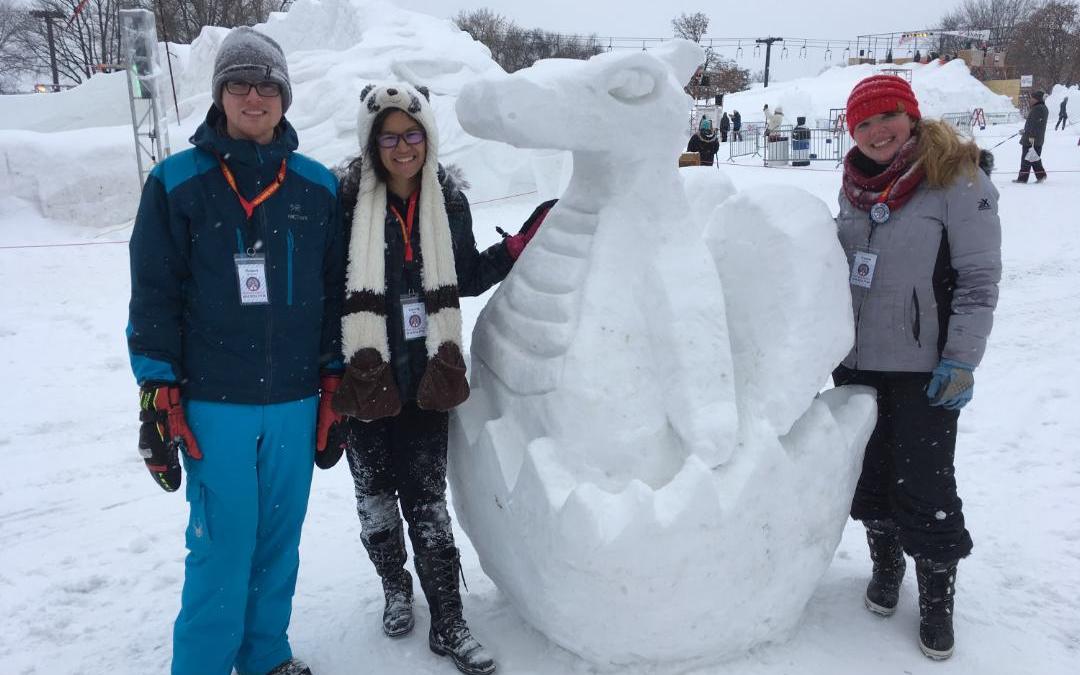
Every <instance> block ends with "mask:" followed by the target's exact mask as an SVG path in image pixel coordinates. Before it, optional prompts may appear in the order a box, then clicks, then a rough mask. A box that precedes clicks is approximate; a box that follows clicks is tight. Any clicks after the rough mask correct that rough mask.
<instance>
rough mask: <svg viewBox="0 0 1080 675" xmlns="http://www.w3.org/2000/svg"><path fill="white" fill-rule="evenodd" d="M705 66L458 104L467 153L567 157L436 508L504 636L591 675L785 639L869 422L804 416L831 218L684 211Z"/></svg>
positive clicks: (835, 339)
mask: <svg viewBox="0 0 1080 675" xmlns="http://www.w3.org/2000/svg"><path fill="white" fill-rule="evenodd" d="M699 59H700V49H699V48H698V47H696V46H693V45H692V44H691V43H688V42H682V41H678V42H673V43H671V44H670V45H667V46H666V47H664V48H662V49H656V50H651V51H649V52H648V53H645V52H635V53H630V54H624V53H623V54H620V53H608V54H604V55H601V56H597V57H595V58H593V59H591V60H590V61H588V62H581V61H560V60H551V61H542V62H540V63H538V64H536V65H535V66H534V67H533V68H530V69H527V70H524V71H519V72H517V73H515V74H513V75H512V76H502V77H499V78H494V77H493V78H487V79H485V80H483V81H479V82H477V83H475V84H471V85H469V86H468V87H466V88H465V89H464V90H463V91H462V93H461V97H460V98H459V100H458V114H459V116H460V118H461V122H462V125H463V126H464V127H465V128H466V130H468V131H469V132H470V133H474V134H477V135H482V136H484V137H487V138H492V139H497V140H501V141H506V142H509V143H512V144H514V145H518V146H521V147H528V148H551V147H554V148H560V149H564V150H569V151H571V152H572V153H573V159H574V173H573V178H572V179H571V182H570V185H569V187H568V189H567V191H566V193H565V194H564V196H563V198H562V200H561V201H560V202H559V204H558V205H557V206H556V207H555V208H554V209H553V210H552V212H551V213H550V215H549V216H548V218H547V220H545V222H544V224H543V226H542V227H541V229H540V231H539V233H538V234H537V236H536V238H535V239H534V240H533V242H532V243H531V244H530V245H529V248H527V249H526V251H525V253H524V255H523V256H522V257H521V259H520V260H519V261H518V262H517V264H516V265H515V267H514V270H513V271H512V273H511V274H510V276H509V277H508V278H507V279H506V280H505V281H504V282H503V283H502V284H501V286H500V287H499V289H498V291H496V293H495V295H494V297H493V298H492V300H491V301H490V302H489V303H488V305H487V306H486V307H485V309H484V311H483V312H482V313H481V315H480V318H479V319H478V320H477V323H476V327H475V330H474V332H473V341H472V363H473V374H472V379H471V382H472V385H473V394H472V397H471V398H470V399H469V401H468V402H467V403H466V404H465V405H464V406H463V407H462V408H461V409H460V410H459V412H458V413H457V414H456V415H455V416H454V420H453V423H452V439H451V443H452V448H451V456H452V458H453V460H452V462H451V466H450V479H451V483H452V485H453V488H454V490H453V494H454V506H455V511H456V513H457V514H458V517H459V519H460V522H461V524H462V527H463V528H464V529H465V530H466V532H468V534H469V537H470V540H471V541H472V543H473V545H474V546H475V547H476V550H477V553H478V554H479V556H480V562H481V565H482V566H483V568H484V571H485V572H486V573H487V574H488V576H490V577H491V578H492V580H494V581H495V583H496V584H497V585H498V586H499V588H500V589H501V590H503V591H504V592H505V593H506V594H507V596H508V597H509V598H510V599H511V602H512V603H513V604H514V606H515V607H516V609H517V610H518V611H519V612H520V613H521V614H522V616H524V617H525V618H526V619H527V620H528V621H529V622H530V623H532V624H533V625H534V626H535V627H536V628H538V629H539V630H540V631H542V632H543V633H544V634H545V635H547V636H548V637H549V638H550V639H552V640H553V641H555V642H557V643H558V644H560V645H562V646H563V647H565V648H567V649H569V650H571V651H573V652H575V653H577V654H579V655H581V656H582V657H584V658H586V659H589V660H590V661H593V662H594V663H599V664H605V665H610V664H618V665H622V664H628V663H633V662H637V661H666V660H688V659H701V658H716V657H731V656H734V655H737V654H739V653H742V652H745V650H747V649H748V648H750V647H752V646H753V645H756V644H759V643H762V642H766V641H777V640H782V639H784V638H786V637H787V634H788V632H789V631H790V630H791V629H792V628H793V627H794V626H795V625H797V624H798V622H799V620H800V617H801V614H802V611H803V608H804V607H805V605H806V603H807V601H808V599H809V598H810V596H811V594H812V593H813V591H814V589H815V587H816V585H817V582H818V580H819V579H820V577H821V575H822V574H823V573H824V572H825V570H826V568H827V567H828V565H829V562H830V560H831V559H832V556H833V552H834V551H835V549H836V546H837V544H838V543H839V541H840V535H841V532H842V530H843V527H844V523H845V521H846V518H847V511H848V508H849V506H850V503H851V496H852V494H853V492H854V486H855V481H856V478H857V476H858V472H859V468H860V465H861V456H862V448H863V447H864V446H865V443H866V440H867V438H868V437H869V434H870V431H871V428H872V425H873V420H874V415H875V403H874V398H873V396H872V394H871V393H870V392H868V390H865V389H862V388H842V389H834V390H831V391H829V392H827V393H826V394H824V395H822V396H820V397H815V395H816V394H817V392H818V390H819V388H820V387H821V386H822V384H823V383H824V382H825V381H826V380H827V378H828V375H829V372H830V370H831V369H832V367H834V366H835V364H836V363H838V362H839V360H840V359H841V358H843V356H844V355H845V354H846V353H847V350H848V348H849V347H850V344H851V341H852V337H853V334H852V325H851V315H850V312H851V304H850V294H849V292H848V289H847V270H846V261H845V257H844V254H843V252H842V251H841V249H840V247H839V245H838V243H837V241H836V237H835V232H834V230H835V228H834V225H833V222H832V218H831V216H830V213H829V209H828V207H826V206H825V205H824V204H823V203H822V202H821V200H819V199H817V198H816V197H813V196H811V195H810V194H808V193H806V192H804V191H802V190H799V189H795V188H783V187H774V188H766V189H758V190H751V191H747V192H745V193H739V194H734V195H733V193H734V188H733V186H732V184H731V182H730V181H729V180H728V179H727V178H725V177H723V176H722V174H720V173H719V172H716V171H715V170H711V169H706V168H698V169H696V170H687V171H686V174H687V178H688V181H689V183H691V184H692V185H693V186H694V188H695V189H696V190H698V191H699V193H700V194H699V195H698V196H696V197H695V200H694V203H693V205H691V204H690V203H689V202H688V200H687V199H686V197H685V194H684V190H683V185H682V181H681V177H680V172H679V171H678V170H677V169H676V168H675V166H676V162H675V159H676V155H677V153H678V149H679V140H680V136H681V134H682V125H683V123H684V120H683V118H684V110H685V103H686V97H685V94H683V93H682V90H681V85H680V84H679V83H680V82H682V81H684V80H685V79H686V78H688V77H689V75H690V73H692V72H693V69H694V67H695V65H696V64H697V62H698V60H699ZM612 119H618V120H619V122H620V123H619V125H617V126H613V125H611V124H610V120H612ZM628 135H629V136H630V137H632V138H634V139H635V142H634V143H625V142H622V141H623V139H625V138H626V137H627V136H628ZM731 195H733V196H731ZM725 197H726V199H725ZM695 214H696V215H695ZM792 214H798V217H797V218H793V217H792ZM706 216H707V217H706ZM706 222H707V226H706V227H705V228H704V230H705V231H704V233H703V223H706ZM703 236H704V242H703ZM703 243H706V244H707V246H703V245H702V244H703Z"/></svg>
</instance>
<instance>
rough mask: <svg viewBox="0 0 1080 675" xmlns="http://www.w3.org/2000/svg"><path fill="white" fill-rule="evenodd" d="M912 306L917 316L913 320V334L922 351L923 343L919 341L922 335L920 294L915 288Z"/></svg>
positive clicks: (912, 290)
mask: <svg viewBox="0 0 1080 675" xmlns="http://www.w3.org/2000/svg"><path fill="white" fill-rule="evenodd" d="M911 305H912V307H914V308H915V316H914V317H913V318H912V320H911V334H912V335H913V336H914V337H915V344H916V345H918V346H919V348H920V349H922V342H920V341H919V335H920V334H921V333H922V321H921V320H920V319H919V315H920V314H921V312H920V311H919V294H918V293H917V292H916V291H915V287H914V286H912V287H911Z"/></svg>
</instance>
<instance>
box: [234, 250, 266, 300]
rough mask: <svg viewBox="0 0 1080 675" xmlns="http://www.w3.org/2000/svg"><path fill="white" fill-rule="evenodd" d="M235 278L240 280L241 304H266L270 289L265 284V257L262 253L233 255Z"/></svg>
mask: <svg viewBox="0 0 1080 675" xmlns="http://www.w3.org/2000/svg"><path fill="white" fill-rule="evenodd" d="M233 261H234V262H235V263H236V278H237V280H238V281H239V282H240V304H241V305H268V304H270V291H269V289H268V288H267V286H266V258H265V257H263V256H262V255H234V256H233Z"/></svg>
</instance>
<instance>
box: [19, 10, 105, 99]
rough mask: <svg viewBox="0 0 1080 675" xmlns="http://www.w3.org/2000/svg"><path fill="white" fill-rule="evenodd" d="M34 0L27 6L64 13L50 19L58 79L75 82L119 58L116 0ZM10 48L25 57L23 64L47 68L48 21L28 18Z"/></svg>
mask: <svg viewBox="0 0 1080 675" xmlns="http://www.w3.org/2000/svg"><path fill="white" fill-rule="evenodd" d="M79 5H80V0H35V1H34V2H33V3H32V4H31V5H30V9H34V10H40V11H47V12H58V13H60V14H62V15H63V16H65V17H69V19H67V20H66V21H65V20H63V19H54V20H53V22H54V23H53V37H54V45H55V49H56V66H57V71H58V72H59V74H60V77H61V79H64V80H67V81H69V82H71V83H75V84H77V83H79V82H82V81H83V80H85V79H87V78H89V77H90V76H91V75H92V74H93V73H94V72H95V71H97V70H99V68H100V67H101V66H103V65H112V64H115V63H117V62H118V61H119V60H120V26H119V18H120V17H119V13H118V11H119V9H120V0H87V3H86V4H85V5H83V6H82V7H81V11H80V12H79V13H78V14H76V13H75V11H76V9H79ZM13 48H14V49H17V50H19V52H20V53H21V54H22V55H23V57H24V58H25V59H26V61H25V64H24V67H25V68H27V69H31V70H47V69H48V68H49V63H50V52H49V40H48V24H47V23H46V20H45V19H38V18H30V19H29V20H28V21H27V23H26V24H25V30H22V31H20V32H19V33H17V34H16V36H15V37H14V38H13Z"/></svg>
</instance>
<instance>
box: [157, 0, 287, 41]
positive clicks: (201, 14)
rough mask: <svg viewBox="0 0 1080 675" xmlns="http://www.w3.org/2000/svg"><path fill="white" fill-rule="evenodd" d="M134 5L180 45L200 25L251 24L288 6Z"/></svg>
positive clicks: (163, 0) (206, 1)
mask: <svg viewBox="0 0 1080 675" xmlns="http://www.w3.org/2000/svg"><path fill="white" fill-rule="evenodd" d="M289 4H291V3H289ZM138 5H139V6H140V7H143V8H145V9H149V10H151V11H153V12H154V14H155V15H156V16H157V23H158V33H159V37H162V38H163V37H164V36H165V35H168V37H169V41H170V42H177V43H184V44H186V43H190V42H192V41H194V40H195V38H197V37H198V36H199V32H200V31H202V29H203V26H223V27H225V28H233V27H235V26H251V25H254V24H256V23H262V22H264V21H266V19H267V18H268V17H269V16H270V12H273V11H277V10H280V9H287V8H288V5H287V4H286V3H283V2H281V0H138Z"/></svg>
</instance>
